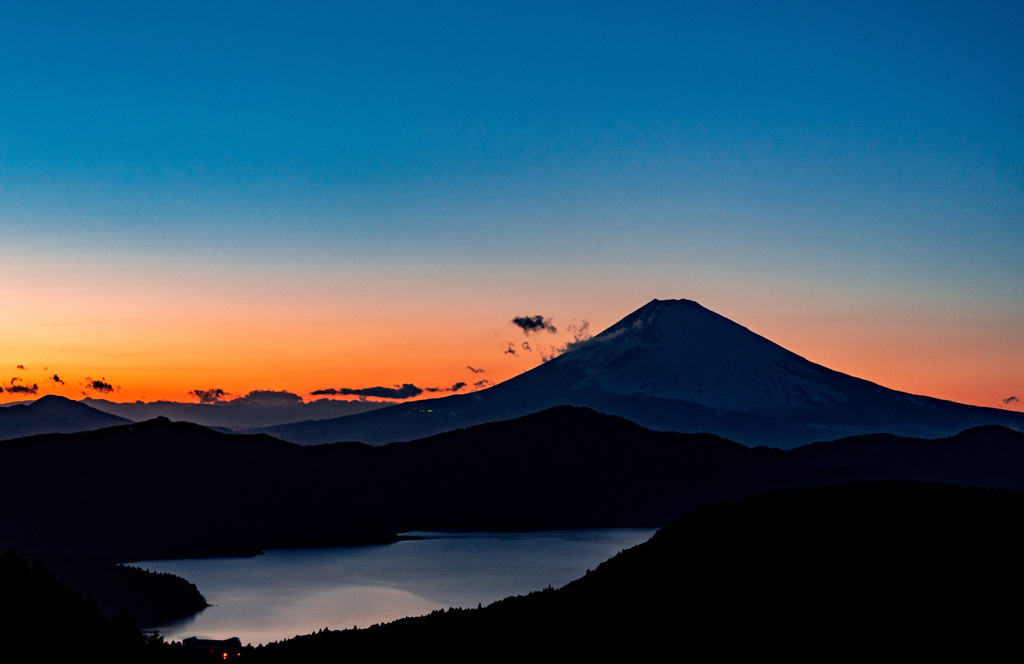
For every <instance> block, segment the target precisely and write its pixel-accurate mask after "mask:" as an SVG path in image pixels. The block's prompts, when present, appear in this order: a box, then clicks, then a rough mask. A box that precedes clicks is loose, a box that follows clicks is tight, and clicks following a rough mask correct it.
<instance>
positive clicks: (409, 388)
mask: <svg viewBox="0 0 1024 664" xmlns="http://www.w3.org/2000/svg"><path fill="white" fill-rule="evenodd" d="M310 394H345V395H353V396H357V397H376V398H378V399H411V398H412V397H418V396H419V395H421V394H423V390H422V389H421V388H419V387H416V386H415V385H413V384H412V383H403V384H402V385H395V386H394V387H381V386H379V385H378V386H377V387H360V388H352V387H339V388H333V387H329V388H327V389H324V390H313V391H312V392H310Z"/></svg>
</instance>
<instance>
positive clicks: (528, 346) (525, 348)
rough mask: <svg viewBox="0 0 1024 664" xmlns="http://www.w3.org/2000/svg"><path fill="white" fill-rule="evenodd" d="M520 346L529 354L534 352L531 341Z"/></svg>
mask: <svg viewBox="0 0 1024 664" xmlns="http://www.w3.org/2000/svg"><path fill="white" fill-rule="evenodd" d="M520 346H522V347H523V350H525V351H526V352H527V353H532V352H533V349H532V348H530V342H529V341H524V342H523V343H521V344H520Z"/></svg>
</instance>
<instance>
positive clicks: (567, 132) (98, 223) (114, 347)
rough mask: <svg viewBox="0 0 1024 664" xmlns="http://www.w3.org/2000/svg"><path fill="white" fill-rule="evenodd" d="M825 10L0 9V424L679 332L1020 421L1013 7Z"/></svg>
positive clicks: (467, 366) (328, 5)
mask: <svg viewBox="0 0 1024 664" xmlns="http://www.w3.org/2000/svg"><path fill="white" fill-rule="evenodd" d="M832 4H834V3H819V2H798V1H794V2H770V1H764V2H729V3H721V2H664V3H663V2H555V1H545V2H528V1H518V2H500V1H497V0H496V1H494V2H486V3H479V2H444V1H441V2H388V1H381V2H351V3H343V2H287V3H285V2H252V1H249V2H226V1H225V2H188V1H181V0H175V1H174V2H146V3H139V2H115V1H110V2H102V3H76V2H45V1H43V2H41V1H34V2H17V1H15V2H7V3H4V4H3V6H2V7H0V86H2V87H0V94H2V98H3V103H0V263H2V265H3V276H2V280H0V302H2V305H3V314H4V315H3V317H2V319H0V386H2V387H3V389H4V392H3V394H2V395H0V401H3V402H11V401H19V400H23V399H30V398H36V397H38V396H42V395H44V394H62V395H64V396H68V397H71V398H82V397H83V396H92V397H104V398H109V399H113V400H116V401H135V400H139V399H141V400H145V401H152V400H157V399H170V400H176V401H189V400H195V399H196V397H195V396H194V391H196V390H200V391H203V390H213V389H220V390H223V391H224V393H225V394H227V395H235V396H240V395H244V394H246V393H248V392H249V391H252V390H288V391H291V392H294V393H296V394H299V395H301V396H303V397H304V398H306V399H311V398H316V397H315V396H314V395H312V393H313V392H314V391H324V390H335V392H336V393H339V394H340V393H342V391H354V392H350V394H358V393H359V392H358V390H365V389H366V388H372V387H383V388H386V389H395V388H397V387H398V386H402V385H406V384H409V385H415V386H417V387H418V388H420V389H426V388H428V387H432V388H436V389H451V388H452V387H453V386H455V385H457V384H458V383H465V384H466V386H465V387H462V388H460V391H461V392H466V391H468V390H472V389H474V385H476V384H477V383H479V382H480V381H491V382H500V381H501V380H505V379H507V378H510V377H512V376H515V375H517V374H518V373H520V372H522V371H525V370H528V369H530V368H532V367H534V366H536V365H538V364H539V363H540V362H542V361H543V357H544V356H549V355H551V354H553V353H556V352H557V349H558V348H559V347H560V346H562V345H564V344H565V343H566V342H567V341H569V340H571V339H572V338H573V335H574V334H579V333H580V330H581V328H584V326H585V325H589V328H588V329H589V331H590V332H591V333H596V332H599V331H600V330H602V329H604V328H606V327H608V326H609V325H612V324H613V323H615V322H616V321H617V320H619V319H620V318H622V317H624V316H626V315H627V314H629V313H630V312H632V311H634V310H635V309H637V308H639V307H641V306H642V305H644V304H645V303H647V302H649V301H650V300H651V299H654V298H658V299H671V298H686V299H692V300H696V301H698V302H700V303H701V304H702V305H704V306H705V307H707V308H709V309H711V310H712V311H716V312H718V313H720V314H722V315H724V316H726V317H728V318H730V319H732V320H734V321H736V322H738V323H740V324H741V325H744V326H746V327H748V328H749V329H751V330H753V331H754V332H757V333H758V334H761V335H763V336H766V337H768V338H769V339H771V340H773V341H775V342H776V343H779V344H781V345H782V346H784V347H786V348H788V349H789V350H792V351H793V352H796V353H798V354H800V355H802V356H804V357H806V358H807V359H810V360H812V361H815V362H819V363H821V364H825V365H826V366H829V367H830V368H833V369H836V370H839V371H843V372H845V373H849V374H852V375H855V376H859V377H861V378H866V379H868V380H872V381H874V382H877V383H880V384H882V385H885V386H886V387H891V388H895V389H899V390H904V391H909V392H913V393H916V394H925V395H929V396H934V397H939V398H943V399H951V400H956V401H962V402H966V403H972V404H977V405H983V406H991V407H1002V408H1013V409H1016V410H1024V408H1022V406H1021V401H1022V400H1024V361H1022V359H1024V260H1022V259H1024V39H1022V38H1021V35H1022V34H1024V7H1022V6H1021V5H1020V4H1019V3H1015V2H1003V3H1000V2H971V3H967V2H952V3H950V2H935V1H929V2H900V3H891V2H859V3H848V6H843V7H834V6H831V5H832ZM827 5H828V6H827ZM517 316H520V317H533V316H541V317H542V319H546V320H549V321H550V325H551V326H553V327H554V328H555V329H556V330H557V331H555V332H551V331H548V330H546V329H544V330H538V331H535V332H532V333H531V334H529V335H527V334H526V333H525V331H524V330H523V329H521V328H520V327H518V326H517V325H515V324H514V323H513V319H514V318H515V317H517ZM523 342H526V343H527V344H528V345H529V349H527V348H526V347H524V346H523V345H522V344H523ZM510 350H515V351H516V352H515V353H514V354H513V353H511V352H508V351H510ZM481 370H482V371H481ZM486 384H488V383H480V386H483V385H486ZM33 387H34V390H33ZM33 391H34V393H33ZM437 394H438V393H437V392H423V393H422V394H421V397H426V396H436V395H437ZM1015 397H1019V399H1016V398H1015ZM226 398H230V397H226ZM337 398H355V396H341V397H337Z"/></svg>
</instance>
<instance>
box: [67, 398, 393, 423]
mask: <svg viewBox="0 0 1024 664" xmlns="http://www.w3.org/2000/svg"><path fill="white" fill-rule="evenodd" d="M82 403H84V404H86V405H87V406H90V407H92V408H95V409H96V410H100V411H103V412H104V413H110V414H112V415H118V416H120V417H123V418H126V419H128V420H130V421H132V422H143V421H145V420H151V419H153V418H156V417H166V418H167V419H169V420H173V421H175V422H194V423H195V424H201V425H203V426H204V427H212V428H218V429H230V430H232V431H241V430H243V429H252V428H255V427H268V426H274V425H278V424H284V423H289V422H298V421H300V420H322V419H330V418H336V417H344V416H346V415H355V414H357V413H365V412H369V411H371V410H375V409H377V408H384V407H385V406H388V405H389V404H388V403H386V402H375V401H359V400H351V401H345V400H341V399H317V400H315V401H311V402H309V403H305V402H303V400H302V397H300V396H299V395H297V394H293V393H291V392H284V391H276V390H255V391H253V392H250V393H249V394H247V395H245V396H242V397H237V398H235V399H229V400H225V401H218V402H215V403H181V402H178V401H150V402H143V401H136V402H133V403H117V402H114V401H108V400H106V399H92V398H88V397H87V398H85V399H82Z"/></svg>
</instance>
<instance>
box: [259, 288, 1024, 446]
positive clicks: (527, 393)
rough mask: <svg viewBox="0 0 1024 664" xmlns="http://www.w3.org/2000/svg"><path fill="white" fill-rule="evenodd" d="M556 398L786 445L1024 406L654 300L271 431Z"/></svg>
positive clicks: (501, 416) (496, 409)
mask: <svg viewBox="0 0 1024 664" xmlns="http://www.w3.org/2000/svg"><path fill="white" fill-rule="evenodd" d="M558 405H574V406H582V407H587V408H592V409H594V410H596V411H599V412H602V413H607V414H610V415H617V416H619V417H624V418H626V419H628V420H630V421H633V422H637V423H639V424H641V425H642V426H645V427H648V428H651V429H658V430H664V431H680V432H688V433H700V432H707V433H714V434H716V435H719V436H723V437H725V438H728V439H730V440H735V441H738V442H740V443H743V444H745V445H750V446H757V445H770V446H774V447H781V448H785V449H789V448H792V447H797V446H799V445H803V444H806V443H811V442H814V441H818V440H825V439H830V438H839V437H844V436H851V435H857V434H867V433H878V432H884V433H892V434H897V435H902V436H915V437H925V438H934V437H941V436H950V435H953V434H955V433H957V432H959V431H962V430H964V429H967V428H970V427H974V426H979V425H985V424H996V425H1001V426H1007V427H1011V428H1014V427H1015V428H1017V429H1024V413H1017V412H1012V411H1005V410H999V409H993V408H979V407H977V406H967V405H964V404H958V403H954V402H951V401H943V400H941V399H933V398H929V397H923V396H917V395H912V394H907V393H904V392H898V391H896V390H891V389H888V388H885V387H882V386H881V385H876V384H875V383H871V382H869V381H866V380H862V379H859V378H854V377H852V376H848V375H846V374H843V373H840V372H838V371H833V370H831V369H828V368H827V367H823V366H821V365H819V364H815V363H813V362H810V361H808V360H806V359H804V358H802V357H800V356H799V355H796V354H795V353H792V352H790V351H788V350H786V349H785V348H782V347H781V346H779V345H777V344H775V343H772V342H771V341H769V340H768V339H765V338H764V337H761V336H759V335H757V334H755V333H753V332H751V331H750V330H748V329H747V328H745V327H743V326H741V325H738V324H736V323H734V322H733V321H731V320H729V319H727V318H725V317H723V316H720V315H718V314H716V313H714V312H712V311H709V310H707V309H705V308H704V307H702V306H700V305H699V304H697V303H696V302H691V301H689V300H653V301H652V302H650V303H648V304H647V305H645V306H643V307H641V308H640V309H638V310H637V311H635V312H633V313H632V314H630V315H629V316H626V317H625V318H623V319H622V320H621V321H619V322H618V323H616V324H615V325H613V326H611V327H610V328H608V329H607V330H605V331H603V332H602V333H601V334H599V335H597V336H596V337H594V338H593V339H590V340H588V341H585V342H583V343H580V344H577V345H576V346H575V347H573V348H572V349H570V350H569V351H568V352H566V353H564V354H562V355H560V356H559V357H557V358H555V359H553V360H551V361H550V362H547V363H545V364H542V365H540V366H539V367H536V368H534V369H532V370H530V371H527V372H526V373H523V374H521V375H519V376H516V377H515V378H512V379H510V380H507V381H505V382H504V383H501V384H499V385H496V386H494V387H492V388H490V389H487V390H483V391H480V392H474V393H472V394H467V395H457V396H448V397H444V398H440V399H429V400H425V401H418V402H412V403H404V404H398V405H395V406H391V407H389V408H384V409H381V410H377V411H373V412H370V413H362V414H359V415H351V416H348V417H342V418H336V419H330V420H322V421H318V422H301V423H296V424H291V425H283V426H278V427H272V428H267V429H263V430H261V431H263V432H265V433H269V434H271V435H273V436H276V437H278V438H281V439H283V440H289V441H292V442H296V443H302V444H322V443H329V442H334V441H341V440H348V441H352V440H358V441H361V442H365V443H369V444H378V445H379V444H384V443H389V442H392V441H400V440H413V439H417V438H422V437H424V436H428V435H432V434H435V433H440V432H444V431H451V430H454V429H458V428H465V427H469V426H474V425H477V424H483V423H486V422H493V421H498V420H507V419H511V418H515V417H521V416H523V415H527V414H529V413H534V412H538V411H541V410H544V409H546V408H551V407H553V406H558Z"/></svg>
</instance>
